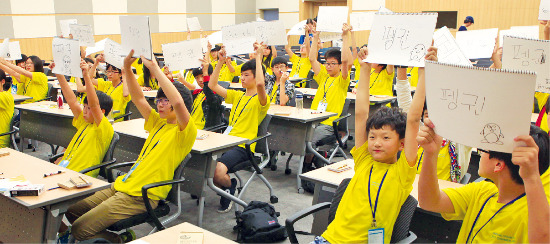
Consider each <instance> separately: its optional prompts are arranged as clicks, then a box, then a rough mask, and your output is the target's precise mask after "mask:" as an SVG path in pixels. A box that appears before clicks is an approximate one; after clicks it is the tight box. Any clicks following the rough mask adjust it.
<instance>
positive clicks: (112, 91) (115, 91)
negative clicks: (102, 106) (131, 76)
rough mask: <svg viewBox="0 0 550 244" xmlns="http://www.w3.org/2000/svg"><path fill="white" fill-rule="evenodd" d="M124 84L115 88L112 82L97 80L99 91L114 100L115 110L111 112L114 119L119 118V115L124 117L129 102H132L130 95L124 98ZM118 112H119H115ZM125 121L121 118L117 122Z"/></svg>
mask: <svg viewBox="0 0 550 244" xmlns="http://www.w3.org/2000/svg"><path fill="white" fill-rule="evenodd" d="M123 85H124V84H123V83H122V81H121V82H120V84H119V85H117V86H116V87H114V86H113V83H112V82H110V81H106V80H103V79H98V80H97V90H98V91H102V92H105V93H106V94H107V95H109V96H110V97H111V98H112V99H113V108H112V109H111V111H113V117H117V116H119V115H123V114H124V112H126V106H127V105H128V102H129V101H130V100H131V97H130V95H129V94H128V96H126V97H125V96H124V94H123V93H124V91H123V88H122V86H123ZM115 111H118V112H115ZM122 120H123V119H122V118H120V119H118V120H117V122H120V121H122Z"/></svg>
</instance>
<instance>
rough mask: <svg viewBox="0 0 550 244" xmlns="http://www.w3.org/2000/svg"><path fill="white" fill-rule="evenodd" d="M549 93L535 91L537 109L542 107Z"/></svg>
mask: <svg viewBox="0 0 550 244" xmlns="http://www.w3.org/2000/svg"><path fill="white" fill-rule="evenodd" d="M549 95H550V94H548V93H543V92H535V98H536V99H537V103H538V105H539V111H540V110H541V109H542V107H544V105H545V104H546V100H548V96H549Z"/></svg>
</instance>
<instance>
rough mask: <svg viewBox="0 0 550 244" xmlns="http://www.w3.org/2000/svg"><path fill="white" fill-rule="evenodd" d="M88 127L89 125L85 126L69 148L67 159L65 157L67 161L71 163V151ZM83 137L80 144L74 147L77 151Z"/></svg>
mask: <svg viewBox="0 0 550 244" xmlns="http://www.w3.org/2000/svg"><path fill="white" fill-rule="evenodd" d="M88 126H89V125H86V127H85V128H84V130H82V131H81V132H80V134H79V135H78V137H77V138H76V140H75V141H74V143H73V146H72V147H71V151H69V153H68V154H67V157H66V158H67V160H69V161H71V159H72V158H73V157H72V154H73V151H74V150H75V145H76V143H77V142H78V139H80V136H82V134H84V131H86V129H88ZM85 137H86V135H84V136H83V137H82V139H81V140H80V142H79V143H78V145H77V146H76V148H77V149H78V148H79V147H80V144H81V143H82V141H84V138H85Z"/></svg>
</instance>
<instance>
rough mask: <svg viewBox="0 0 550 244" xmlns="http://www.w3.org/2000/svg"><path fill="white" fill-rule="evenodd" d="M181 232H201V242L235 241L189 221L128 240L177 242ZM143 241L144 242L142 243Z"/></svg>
mask: <svg viewBox="0 0 550 244" xmlns="http://www.w3.org/2000/svg"><path fill="white" fill-rule="evenodd" d="M182 233H203V234H204V236H203V241H202V243H216V244H222V243H235V244H236V242H234V241H232V240H229V239H227V238H225V237H223V236H219V235H217V234H214V233H212V232H210V231H207V230H205V229H203V228H200V227H197V226H195V225H192V224H190V223H187V222H184V223H182V224H179V225H176V226H173V227H170V228H168V229H165V230H163V231H159V232H155V233H153V234H151V235H148V236H145V237H142V238H140V239H138V240H135V241H132V242H129V243H131V244H145V243H179V238H180V234H182ZM144 242H145V243H144Z"/></svg>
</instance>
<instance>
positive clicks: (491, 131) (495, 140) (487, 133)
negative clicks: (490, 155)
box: [479, 123, 504, 145]
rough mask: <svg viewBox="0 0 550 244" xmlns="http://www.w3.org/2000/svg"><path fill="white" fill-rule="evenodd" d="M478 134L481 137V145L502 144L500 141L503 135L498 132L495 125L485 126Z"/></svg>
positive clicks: (498, 129) (497, 127) (498, 127)
mask: <svg viewBox="0 0 550 244" xmlns="http://www.w3.org/2000/svg"><path fill="white" fill-rule="evenodd" d="M479 134H481V135H483V140H481V143H490V144H498V145H502V144H504V143H503V142H502V141H500V139H501V138H504V135H503V134H502V132H501V130H500V126H498V125H497V124H495V123H489V124H486V125H485V126H484V127H483V129H482V130H481V133H479Z"/></svg>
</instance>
